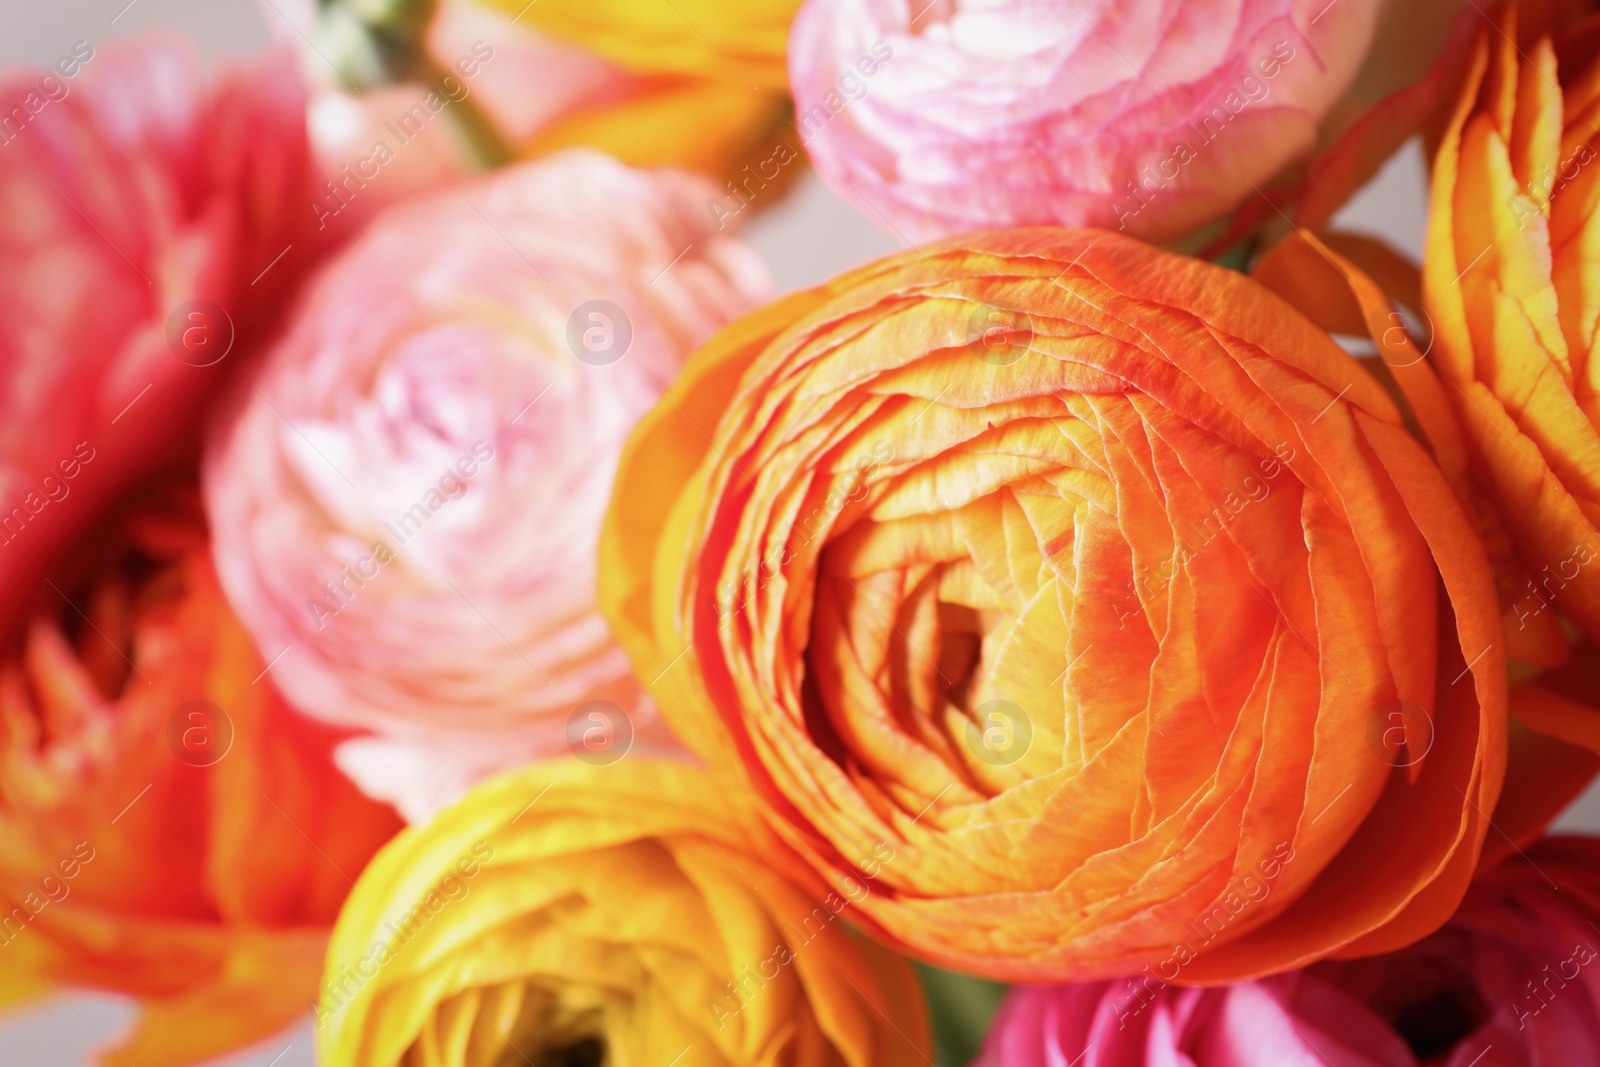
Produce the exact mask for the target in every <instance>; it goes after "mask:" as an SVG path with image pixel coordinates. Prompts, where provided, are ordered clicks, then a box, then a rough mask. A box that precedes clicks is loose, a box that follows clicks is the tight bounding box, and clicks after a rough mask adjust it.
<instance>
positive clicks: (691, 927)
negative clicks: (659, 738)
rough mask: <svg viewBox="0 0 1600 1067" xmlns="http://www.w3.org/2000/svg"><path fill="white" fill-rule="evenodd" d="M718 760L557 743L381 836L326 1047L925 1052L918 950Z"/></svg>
mask: <svg viewBox="0 0 1600 1067" xmlns="http://www.w3.org/2000/svg"><path fill="white" fill-rule="evenodd" d="M786 856H787V852H786V850H785V849H784V847H783V846H782V844H781V843H779V842H778V841H777V840H776V839H775V838H774V837H773V836H772V834H771V832H770V831H767V830H765V829H764V828H763V827H762V826H761V825H760V822H759V820H755V819H752V818H751V817H750V815H749V813H748V812H747V811H741V810H740V808H739V806H738V805H736V804H730V803H729V802H728V798H727V797H726V796H725V795H723V794H722V793H720V792H719V791H718V789H717V788H716V786H715V784H714V783H713V782H712V781H711V780H710V779H708V778H707V776H706V774H705V772H703V771H699V770H696V769H694V768H691V767H688V766H686V765H683V764H675V763H666V762H655V761H638V760H631V761H628V762H626V763H623V764H620V765H618V766H616V767H608V768H595V767H588V766H585V765H583V764H581V763H578V762H576V761H573V760H567V761H561V762H556V763H549V764H544V765H540V766H537V767H533V768H529V769H526V770H523V771H519V772H516V773H514V774H509V775H505V776H503V777H500V778H497V779H495V780H494V781H492V782H489V783H485V784H483V785H481V786H479V787H478V788H476V789H474V790H473V791H472V792H470V793H469V794H467V796H466V797H465V798H464V799H463V800H462V801H461V802H460V803H459V804H457V805H456V806H455V807H453V808H450V809H448V810H446V811H444V812H442V813H441V814H440V815H439V817H438V818H437V819H435V820H434V821H433V822H431V823H429V824H428V825H427V826H425V827H422V828H418V829H413V830H409V831H407V832H406V833H404V834H402V835H401V836H400V837H399V838H397V839H396V840H395V841H394V843H393V844H392V845H391V846H390V847H389V848H386V849H385V850H384V851H383V852H381V853H380V854H379V856H378V858H377V859H376V860H374V861H373V864H372V866H371V867H369V868H368V870H367V872H366V873H365V874H364V875H362V877H361V880H360V881H359V882H358V883H357V884H356V888H355V891H354V892H353V893H352V894H351V897H350V901H349V903H348V904H347V905H346V907H345V910H344V912H343V914H342V915H341V916H340V918H339V925H338V927H337V928H336V929H335V932H334V937H333V943H332V944H331V946H330V947H329V950H328V965H327V973H326V977H325V980H324V983H323V994H322V999H321V1001H320V1002H319V1003H318V1005H317V1026H318V1031H319V1035H318V1046H319V1051H320V1053H321V1055H320V1057H319V1058H320V1059H321V1060H322V1062H325V1063H329V1064H340V1065H343V1067H398V1065H399V1064H401V1063H427V1064H491V1063H501V1062H505V1061H506V1060H507V1059H508V1058H510V1059H516V1060H517V1062H525V1063H562V1064H600V1063H607V1064H660V1065H667V1064H674V1065H677V1067H737V1065H749V1067H756V1065H758V1064H760V1065H772V1067H825V1065H838V1067H845V1065H849V1067H922V1065H923V1064H925V1063H932V1062H933V1060H932V1056H931V1051H932V1050H931V1043H930V1041H929V1040H928V1036H927V1035H928V1024H927V1016H926V1012H925V1010H924V1008H923V1004H922V995H921V992H920V990H919V989H918V986H917V979H916V976H915V974H914V973H913V972H912V970H911V968H910V967H909V966H908V965H907V964H906V962H905V960H903V959H901V958H899V957H897V956H894V955H892V954H891V953H889V952H887V951H885V950H884V949H882V948H880V947H878V946H877V945H874V944H873V943H872V942H870V941H868V940H866V939H865V938H863V937H861V936H859V935H858V934H856V933H855V932H854V931H852V930H850V929H848V927H847V924H848V922H849V921H850V918H851V915H852V913H853V912H854V911H855V909H856V906H857V903H858V901H859V900H860V898H861V895H862V894H865V893H867V892H869V890H868V887H867V886H866V885H865V884H863V883H860V882H857V883H855V884H854V885H855V891H854V893H853V894H852V895H850V896H846V895H843V894H841V893H832V892H827V891H826V890H824V889H823V887H822V886H820V885H819V884H816V883H815V882H814V881H811V880H806V879H805V878H804V875H803V874H797V877H799V878H800V879H801V880H800V881H798V882H791V881H790V880H788V879H787V878H786V873H785V867H787V866H793V865H792V864H787V865H785V867H780V866H779V863H780V861H781V860H783V859H784V858H785V857H786Z"/></svg>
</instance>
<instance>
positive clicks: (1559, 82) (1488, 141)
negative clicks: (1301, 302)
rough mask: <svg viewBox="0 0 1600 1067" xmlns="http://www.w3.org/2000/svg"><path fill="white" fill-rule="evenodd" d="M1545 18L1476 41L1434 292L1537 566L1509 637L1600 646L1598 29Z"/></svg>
mask: <svg viewBox="0 0 1600 1067" xmlns="http://www.w3.org/2000/svg"><path fill="white" fill-rule="evenodd" d="M1544 7H1545V5H1520V4H1510V5H1506V6H1503V7H1501V8H1499V9H1497V10H1496V11H1494V12H1493V13H1492V14H1491V19H1492V21H1485V22H1484V23H1483V25H1482V26H1481V27H1480V29H1479V31H1478V34H1477V39H1476V41H1475V42H1474V49H1473V53H1472V56H1471V59H1470V61H1469V66H1468V71H1467V75H1466V78H1465V80H1464V82H1463V84H1462V85H1461V88H1460V95H1459V99H1458V102H1457V104H1456V106H1455V111H1454V114H1453V115H1451V116H1450V117H1449V122H1448V123H1447V125H1446V129H1445V132H1444V136H1443V139H1442V141H1441V143H1440V145H1439V150H1438V153H1437V156H1436V157H1435V160H1434V173H1433V191H1432V215H1431V218H1430V220H1429V228H1428V244H1427V253H1426V258H1425V262H1424V267H1423V285H1424V292H1425V297H1426V307H1427V311H1428V314H1429V316H1430V317H1431V320H1432V326H1433V329H1434V331H1435V340H1434V343H1433V346H1432V351H1431V353H1430V361H1431V362H1432V364H1433V366H1434V367H1435V368H1436V369H1437V371H1438V373H1439V376H1440V377H1441V378H1442V379H1443V381H1444V383H1445V393H1446V395H1448V397H1449V399H1450V401H1451V403H1452V406H1453V407H1454V409H1455V412H1456V415H1457V416H1458V418H1459V420H1460V422H1461V425H1462V427H1463V428H1464V431H1465V437H1466V441H1467V447H1468V451H1469V454H1470V457H1471V462H1472V467H1473V469H1474V473H1475V474H1476V475H1477V476H1478V477H1479V478H1480V479H1481V481H1482V482H1483V483H1484V484H1485V485H1486V486H1487V487H1488V489H1489V491H1490V493H1491V495H1492V497H1493V499H1494V501H1495V503H1496V504H1497V505H1498V511H1499V513H1500V516H1501V517H1502V519H1503V521H1504V523H1505V525H1506V526H1507V527H1508V528H1509V529H1510V532H1511V535H1512V538H1513V539H1514V541H1515V544H1516V548H1517V551H1518V554H1519V555H1520V557H1521V563H1522V571H1523V573H1522V574H1521V575H1519V578H1520V581H1519V582H1518V583H1517V587H1516V588H1514V589H1512V590H1510V600H1511V607H1512V611H1513V614H1514V618H1513V619H1512V621H1511V622H1509V623H1508V626H1509V627H1511V628H1514V629H1516V630H1518V631H1521V630H1525V629H1530V628H1533V627H1537V626H1541V625H1543V626H1551V625H1552V620H1553V619H1554V618H1555V617H1557V616H1566V617H1568V618H1570V619H1571V620H1572V621H1574V622H1576V623H1577V624H1578V626H1580V627H1581V628H1582V629H1583V630H1584V632H1586V633H1587V634H1588V635H1589V636H1590V637H1591V638H1594V639H1600V534H1597V532H1596V526H1597V524H1600V429H1597V426H1600V392H1597V389H1600V359H1596V358H1595V350H1596V346H1597V334H1596V314H1595V309H1596V306H1597V298H1600V288H1597V282H1596V279H1597V278H1600V211H1596V203H1597V200H1600V145H1597V144H1596V142H1597V141H1600V137H1597V135H1596V133H1595V104H1596V97H1595V93H1594V90H1593V88H1592V86H1593V85H1594V83H1595V80H1596V76H1597V75H1600V63H1597V62H1596V61H1595V59H1594V49H1593V47H1592V30H1593V23H1592V21H1589V20H1585V21H1583V22H1582V23H1581V25H1580V26H1578V27H1576V28H1574V27H1571V26H1568V25H1565V24H1563V23H1562V22H1561V21H1560V20H1559V19H1556V18H1554V17H1553V16H1547V15H1544V14H1541V12H1542V10H1543V8H1544ZM1574 17H1576V14H1575V15H1574Z"/></svg>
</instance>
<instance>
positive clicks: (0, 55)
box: [0, 0, 1600, 1067]
mask: <svg viewBox="0 0 1600 1067" xmlns="http://www.w3.org/2000/svg"><path fill="white" fill-rule="evenodd" d="M283 2H292V0H52V2H51V3H50V4H41V5H36V6H35V5H24V4H20V3H12V4H7V5H5V6H4V8H0V62H3V63H4V64H6V65H7V66H18V65H21V66H43V65H47V64H50V63H53V62H54V61H55V60H56V58H57V57H59V56H61V55H63V54H66V53H67V52H69V51H70V50H71V49H72V46H73V45H74V44H75V43H76V42H78V41H87V42H88V43H89V44H90V45H93V46H95V47H98V46H100V45H101V44H103V43H106V42H109V41H113V40H117V39H120V38H124V37H130V36H133V35H135V34H140V33H145V32H148V31H151V30H157V29H166V30H177V31H180V32H181V33H183V34H185V35H186V36H188V37H189V38H191V39H192V40H193V41H194V42H195V43H196V44H197V45H198V47H199V49H200V52H201V54H202V56H203V57H205V59H206V60H207V62H208V63H210V62H214V61H216V60H218V59H220V58H227V57H244V56H249V55H253V54H255V53H258V52H260V51H261V50H263V49H265V48H266V47H267V46H268V44H269V42H270V41H271V39H272V35H273V33H274V32H282V27H281V26H280V27H278V28H275V27H274V26H273V25H272V22H273V21H274V20H277V21H280V22H281V23H282V25H283V26H286V25H287V15H286V14H285V9H282V8H280V7H279V6H278V4H279V3H283ZM1425 208H1426V175H1425V170H1424V165H1423V159H1422V153H1421V152H1420V150H1419V149H1418V148H1417V147H1416V146H1415V145H1414V144H1413V145H1412V146H1409V147H1408V148H1407V149H1406V150H1405V151H1404V152H1402V153H1401V154H1400V155H1398V156H1397V157H1396V158H1395V159H1394V160H1393V161H1391V163H1390V164H1389V166H1388V167H1387V168H1386V169H1385V170H1384V171H1383V172H1382V173H1381V174H1380V175H1379V177H1378V178H1377V179H1376V180H1375V181H1374V182H1373V183H1372V184H1371V185H1369V186H1368V187H1367V188H1366V189H1364V190H1363V191H1362V193H1361V194H1360V195H1359V196H1357V197H1356V198H1355V199H1354V200H1353V201H1352V202H1351V203H1350V205H1349V206H1348V207H1346V208H1345V210H1344V211H1343V212H1341V214H1340V215H1339V216H1338V218H1337V220H1336V226H1337V227H1338V228H1342V229H1347V230H1356V231H1362V232H1366V233H1371V234H1374V235H1377V236H1381V237H1383V238H1384V239H1385V240H1387V241H1388V242H1389V243H1391V244H1393V245H1394V246H1396V247H1397V248H1400V249H1403V250H1405V251H1407V252H1408V253H1410V254H1411V255H1413V256H1420V251H1421V247H1422V237H1423V227H1424V223H1425V219H1426V210H1425ZM744 235H745V237H746V238H747V239H748V240H749V242H750V243H751V244H752V245H753V246H754V247H755V248H756V250H757V251H758V252H760V253H761V254H762V255H763V256H764V257H765V259H766V261H767V264H768V266H769V267H770V268H771V270H772V273H773V276H774V277H775V278H776V280H777V283H778V285H779V287H780V288H782V289H793V288H797V287H802V286H808V285H812V284H815V283H817V282H820V281H822V280H824V279H826V278H828V277H831V276H832V275H834V274H836V273H838V272H839V271H842V270H844V269H846V268H849V267H853V266H856V265H858V264H860V263H863V262H865V261H867V260H870V259H873V258H876V257H878V256H881V255H885V254H887V253H890V252H893V251H895V250H897V249H898V248H900V247H902V246H901V243H900V242H899V241H898V240H897V239H896V238H895V237H894V236H892V235H891V234H889V233H888V232H886V231H884V230H881V229H879V228H878V227H877V226H875V225H874V224H873V223H872V222H869V221H868V220H867V219H866V218H865V217H863V216H861V215H860V214H858V213H857V212H856V211H855V210H854V209H853V208H852V207H850V206H849V205H848V204H846V203H845V202H844V201H843V200H841V199H839V198H838V197H837V196H835V195H834V194H833V193H832V192H830V191H829V190H828V189H827V188H826V187H825V186H824V185H823V184H822V183H821V182H820V181H818V180H817V179H816V177H815V176H814V175H812V174H810V173H806V174H804V175H803V176H802V177H801V178H800V179H799V180H798V181H797V182H796V183H795V184H794V186H793V187H792V188H791V189H790V190H789V192H788V193H787V195H786V196H785V197H784V198H783V199H782V200H781V201H778V202H774V203H772V204H770V205H769V206H768V207H767V208H766V209H765V210H764V211H763V212H762V213H760V214H758V215H757V216H756V217H755V218H754V219H753V220H752V221H751V222H750V223H749V225H748V227H747V228H746V230H745V231H744ZM1556 828H1557V829H1558V830H1559V829H1568V830H1586V831H1591V832H1593V831H1600V787H1597V788H1592V789H1591V790H1590V791H1589V793H1588V794H1586V795H1585V796H1584V797H1582V798H1580V799H1579V801H1578V802H1577V803H1576V804H1574V805H1573V806H1572V808H1571V809H1569V810H1568V811H1567V813H1566V814H1565V815H1564V816H1563V817H1562V819H1561V820H1560V821H1559V822H1558V823H1557V826H1556ZM0 966H4V960H3V959H0ZM131 1016H132V1010H131V1008H130V1007H129V1006H128V1005H127V1004H126V1003H124V1002H123V1001H122V1000H121V999H120V998H117V997H112V996H105V995H98V994H94V993H86V992H83V991H81V990H69V991H66V992H64V993H63V994H62V995H60V996H57V997H55V998H54V999H52V1000H46V1001H42V1002H38V1003H36V1004H34V1005H31V1006H29V1007H27V1008H24V1009H22V1010H20V1011H18V1012H16V1013H13V1014H9V1015H5V1016H0V1067H79V1065H81V1064H84V1063H86V1062H87V1056H88V1054H89V1052H90V1050H92V1049H94V1048H96V1047H97V1046H103V1045H105V1044H106V1042H107V1041H108V1040H115V1038H116V1036H117V1034H118V1033H119V1032H120V1031H121V1030H122V1029H123V1028H124V1026H125V1025H126V1024H127V1022H128V1020H129V1019H130V1018H131ZM312 1039H313V1031H312V1026H311V1021H310V1014H309V1012H308V1014H307V1018H306V1021H305V1022H304V1023H302V1024H301V1025H299V1026H297V1027H295V1028H293V1029H292V1030H290V1031H287V1032H285V1033H283V1034H281V1035H279V1036H278V1037H277V1038H276V1039H274V1040H272V1041H270V1042H267V1043H265V1044H263V1045H260V1046H257V1047H256V1048H254V1049H251V1050H249V1051H246V1052H244V1053H241V1054H239V1055H235V1056H231V1057H228V1058H226V1059H223V1060H218V1061H215V1062H216V1063H217V1064H219V1065H220V1064H228V1065H232V1067H309V1065H310V1064H312V1063H314V1062H315V1060H314V1056H313V1040H312ZM105 1062H108V1063H112V1064H116V1063H119V1062H121V1061H119V1060H118V1058H117V1056H116V1054H115V1053H112V1054H111V1057H110V1059H108V1060H107V1061H105ZM128 1067H137V1065H132V1064H130V1065H128Z"/></svg>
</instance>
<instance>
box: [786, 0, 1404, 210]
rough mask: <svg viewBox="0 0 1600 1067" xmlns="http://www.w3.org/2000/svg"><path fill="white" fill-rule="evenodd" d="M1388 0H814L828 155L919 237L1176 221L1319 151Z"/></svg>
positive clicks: (822, 145) (842, 186)
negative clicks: (1320, 134) (1326, 124)
mask: <svg viewBox="0 0 1600 1067" xmlns="http://www.w3.org/2000/svg"><path fill="white" fill-rule="evenodd" d="M1380 6H1381V5H1380V4H1379V3H1377V2H1376V0H1354V2H1352V0H1341V2H1340V3H1338V4H1333V5H1327V4H1321V3H1306V2H1301V0H1255V2H1250V3H1227V2H1216V0H1181V2H1178V3H1169V2H1158V0H1113V2H1104V3H1097V4H1092V5H1089V6H1088V7H1087V8H1086V7H1085V6H1083V5H1081V4H1078V3H1074V2H1073V0H1050V2H1045V3H1037V2H1023V0H1007V2H1002V3H975V2H969V0H931V2H926V3H924V2H923V0H809V2H808V3H806V4H805V5H804V6H803V7H802V8H801V10H800V14H799V15H798V16H797V17H796V19H795V25H794V35H793V41H792V43H791V45H790V51H789V76H790V81H791V84H792V89H793V93H794V101H795V121H796V123H797V124H798V130H799V133H800V136H801V138H802V140H803V141H804V143H805V145H806V147H807V149H808V151H809V152H810V154H811V158H812V161H813V162H814V163H815V165H816V168H817V172H818V173H819V174H821V175H822V177H823V178H824V179H826V180H827V181H828V182H829V183H830V184H831V185H832V186H833V187H834V188H835V189H836V191H838V192H839V194H840V195H841V196H844V197H845V198H846V199H849V200H850V201H852V202H853V203H855V204H856V206H857V207H859V208H860V209H861V210H862V211H863V212H864V213H866V214H867V216H868V217H869V218H871V219H873V221H875V222H878V221H882V222H884V223H886V224H887V225H888V226H889V227H890V228H892V229H894V230H896V231H897V232H900V233H903V234H904V235H905V236H906V237H907V238H908V239H909V240H913V241H921V240H925V239H932V238H937V237H942V236H947V235H950V234H953V233H959V232H962V231H965V230H972V229H980V228H983V227H988V226H1020V225H1043V224H1058V225H1067V226H1103V227H1106V228H1117V229H1122V230H1126V231H1127V232H1129V233H1132V234H1137V235H1139V236H1142V237H1147V238H1150V239H1154V240H1167V239H1172V238H1177V237H1181V236H1183V235H1184V234H1186V233H1188V232H1189V231H1192V230H1194V229H1196V228H1197V227H1200V226H1202V225H1204V224H1205V223H1208V222H1211V221H1212V220H1214V219H1216V218H1218V217H1220V216H1222V215H1223V214H1225V213H1226V212H1228V211H1230V210H1232V209H1233V208H1234V207H1236V206H1237V205H1238V204H1239V203H1240V202H1241V201H1242V200H1244V199H1245V198H1246V197H1249V196H1253V195H1254V194H1255V192H1256V191H1257V190H1258V189H1259V188H1260V187H1261V186H1263V185H1265V184H1267V183H1268V182H1269V181H1270V180H1271V179H1272V178H1273V177H1274V176H1275V175H1276V174H1277V173H1278V171H1279V170H1280V169H1282V168H1283V167H1284V166H1285V165H1286V164H1289V163H1291V162H1294V161H1296V160H1298V159H1300V158H1301V157H1303V156H1305V155H1306V154H1308V153H1309V152H1310V150H1311V149H1312V147H1313V146H1314V145H1315V143H1316V139H1317V130H1318V124H1319V122H1320V121H1321V120H1322V119H1323V117H1324V116H1325V115H1326V114H1327V113H1328V111H1329V109H1330V108H1331V107H1332V106H1333V104H1334V103H1335V102H1336V101H1337V100H1338V99H1339V97H1340V95H1341V94H1342V93H1343V92H1344V91H1345V89H1346V87H1347V86H1349V84H1350V83H1351V80H1352V79H1353V78H1354V77H1355V74H1356V71H1357V70H1358V68H1359V67H1360V65H1361V61H1362V58H1363V57H1364V55H1365V54H1366V50H1367V46H1368V44H1369V42H1370V40H1371V38H1372V33H1373V26H1374V24H1375V22H1376V20H1377V15H1378V10H1379V8H1380Z"/></svg>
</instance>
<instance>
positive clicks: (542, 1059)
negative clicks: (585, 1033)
mask: <svg viewBox="0 0 1600 1067" xmlns="http://www.w3.org/2000/svg"><path fill="white" fill-rule="evenodd" d="M519 1059H521V1056H520V1055H518V1054H517V1052H516V1051H515V1050H514V1049H513V1050H511V1051H510V1054H509V1055H508V1057H507V1059H506V1063H507V1065H508V1067H509V1065H510V1064H511V1063H514V1062H515V1061H516V1060H519ZM605 1062H606V1043H605V1041H604V1040H603V1039H602V1038H598V1037H581V1038H579V1039H578V1040H576V1041H573V1042H571V1043H570V1044H566V1045H555V1046H550V1047H547V1048H542V1049H540V1050H539V1051H538V1052H535V1053H534V1054H533V1063H534V1067H602V1065H603V1064H604V1063H605Z"/></svg>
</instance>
